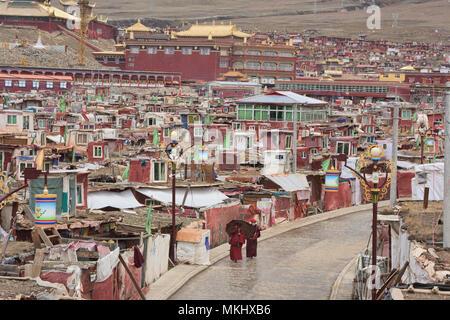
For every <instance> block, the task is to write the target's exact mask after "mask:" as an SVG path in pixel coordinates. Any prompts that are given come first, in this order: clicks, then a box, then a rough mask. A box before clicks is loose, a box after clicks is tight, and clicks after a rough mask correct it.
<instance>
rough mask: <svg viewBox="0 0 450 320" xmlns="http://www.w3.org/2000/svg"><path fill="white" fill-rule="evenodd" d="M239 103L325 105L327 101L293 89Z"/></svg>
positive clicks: (250, 98) (242, 100) (245, 99)
mask: <svg viewBox="0 0 450 320" xmlns="http://www.w3.org/2000/svg"><path fill="white" fill-rule="evenodd" d="M237 103H267V104H270V103H274V104H287V105H293V104H306V105H325V104H327V102H326V101H322V100H318V99H314V98H310V97H306V96H302V95H299V94H297V93H295V92H292V91H275V92H272V93H269V94H264V95H259V96H253V97H248V98H244V99H241V100H238V101H237Z"/></svg>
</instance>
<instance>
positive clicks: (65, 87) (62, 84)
mask: <svg viewBox="0 0 450 320" xmlns="http://www.w3.org/2000/svg"><path fill="white" fill-rule="evenodd" d="M59 88H60V89H67V82H66V81H61V82H60V83H59Z"/></svg>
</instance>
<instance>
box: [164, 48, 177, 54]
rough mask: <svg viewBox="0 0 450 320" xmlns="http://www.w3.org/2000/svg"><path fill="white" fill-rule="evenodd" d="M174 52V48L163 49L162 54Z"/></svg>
mask: <svg viewBox="0 0 450 320" xmlns="http://www.w3.org/2000/svg"><path fill="white" fill-rule="evenodd" d="M174 52H175V48H174V47H165V48H164V53H165V54H174Z"/></svg>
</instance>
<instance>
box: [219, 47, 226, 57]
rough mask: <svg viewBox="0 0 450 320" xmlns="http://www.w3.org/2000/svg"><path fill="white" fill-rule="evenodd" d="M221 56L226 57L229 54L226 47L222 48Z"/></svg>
mask: <svg viewBox="0 0 450 320" xmlns="http://www.w3.org/2000/svg"><path fill="white" fill-rule="evenodd" d="M220 56H221V57H226V56H228V50H224V49H222V50H220Z"/></svg>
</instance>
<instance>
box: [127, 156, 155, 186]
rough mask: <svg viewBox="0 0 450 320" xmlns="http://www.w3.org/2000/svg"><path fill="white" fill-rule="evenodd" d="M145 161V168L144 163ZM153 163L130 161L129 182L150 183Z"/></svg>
mask: <svg viewBox="0 0 450 320" xmlns="http://www.w3.org/2000/svg"><path fill="white" fill-rule="evenodd" d="M143 161H145V167H144V166H142V162H143ZM150 169H151V161H150V160H148V159H146V160H142V159H132V160H130V172H129V176H128V181H129V182H138V183H150V173H151V171H150Z"/></svg>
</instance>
